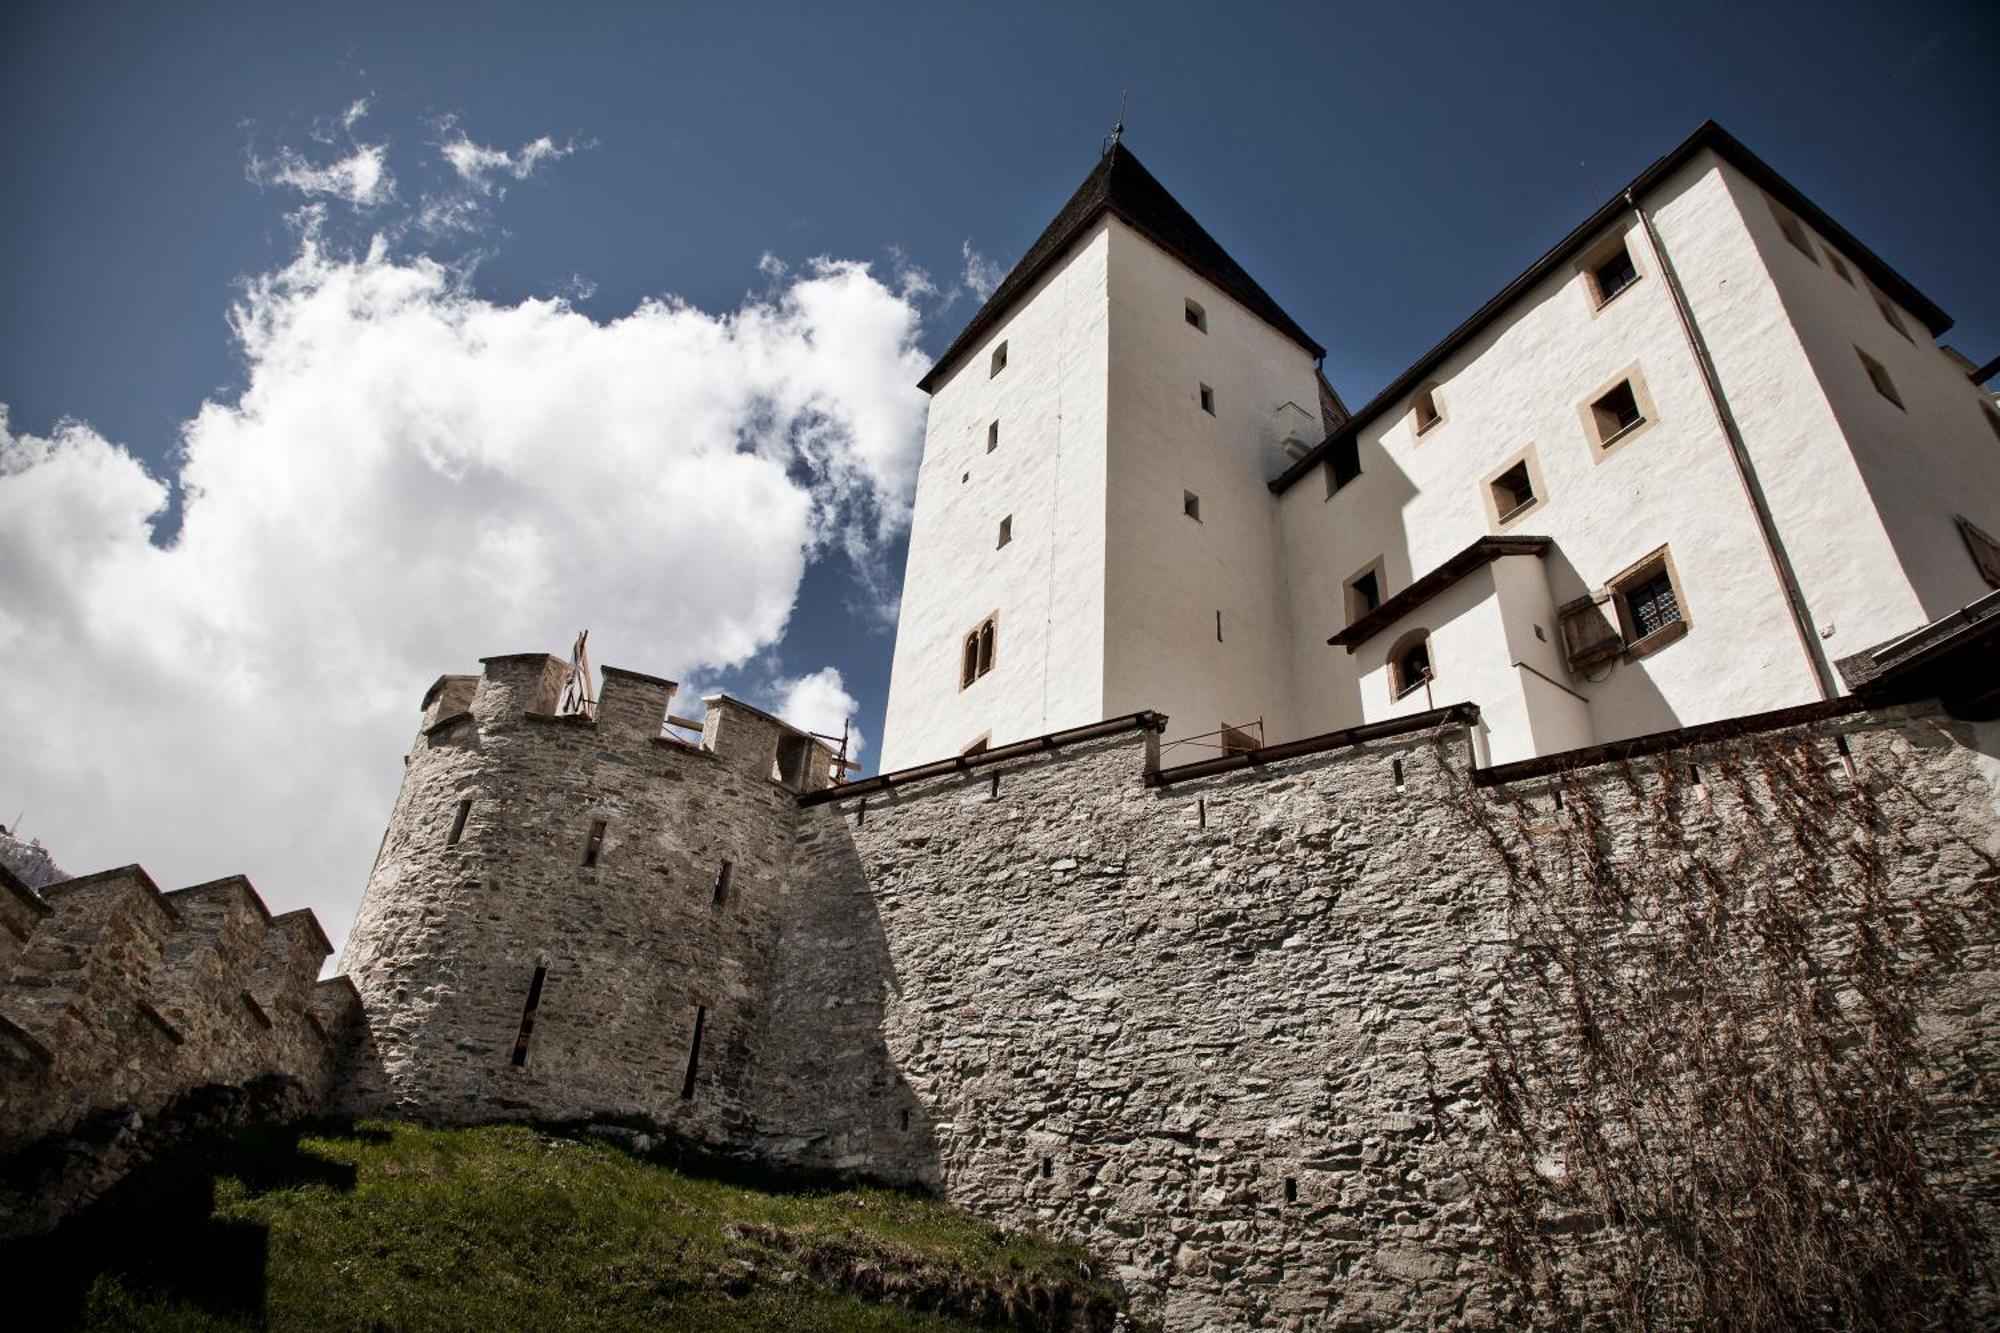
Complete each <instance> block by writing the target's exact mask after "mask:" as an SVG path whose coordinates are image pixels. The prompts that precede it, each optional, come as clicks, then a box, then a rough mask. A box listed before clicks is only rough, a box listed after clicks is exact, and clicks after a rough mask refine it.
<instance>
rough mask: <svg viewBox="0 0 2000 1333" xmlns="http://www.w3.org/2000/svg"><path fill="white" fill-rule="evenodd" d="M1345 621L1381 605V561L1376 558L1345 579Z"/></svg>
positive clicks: (1361, 615)
mask: <svg viewBox="0 0 2000 1333" xmlns="http://www.w3.org/2000/svg"><path fill="white" fill-rule="evenodd" d="M1346 591H1347V623H1348V624H1350V625H1352V624H1353V623H1354V622H1355V621H1357V620H1359V619H1361V617H1363V616H1365V615H1367V614H1368V613H1369V612H1370V611H1373V610H1374V609H1375V608H1376V607H1378V606H1380V605H1382V591H1383V590H1382V561H1381V560H1380V559H1379V558H1377V559H1376V560H1375V562H1374V563H1372V564H1370V565H1369V566H1368V567H1367V568H1366V569H1363V570H1362V571H1361V572H1360V573H1358V574H1356V575H1354V576H1353V577H1352V578H1350V579H1348V580H1347V589H1346Z"/></svg>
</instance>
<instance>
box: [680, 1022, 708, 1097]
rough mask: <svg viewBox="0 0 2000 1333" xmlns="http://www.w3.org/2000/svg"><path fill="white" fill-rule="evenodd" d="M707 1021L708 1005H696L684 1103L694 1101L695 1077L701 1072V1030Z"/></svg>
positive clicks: (682, 1083)
mask: <svg viewBox="0 0 2000 1333" xmlns="http://www.w3.org/2000/svg"><path fill="white" fill-rule="evenodd" d="M707 1021H708V1007H707V1006H706V1005H700V1004H698V1005H696V1006H695V1007H694V1040H692V1041H690V1042H689V1043H688V1066H687V1074H686V1076H685V1077H684V1078H682V1079H681V1100H682V1101H684V1102H688V1101H693V1100H694V1080H695V1075H697V1074H699V1073H700V1072H701V1029H702V1025H703V1024H704V1023H706V1022H707Z"/></svg>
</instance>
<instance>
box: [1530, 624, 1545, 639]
mask: <svg viewBox="0 0 2000 1333" xmlns="http://www.w3.org/2000/svg"><path fill="white" fill-rule="evenodd" d="M1531 628H1532V629H1533V630H1534V631H1535V637H1536V638H1537V639H1540V640H1541V641H1542V642H1543V643H1547V642H1548V641H1549V636H1548V632H1547V631H1546V630H1544V629H1543V628H1542V627H1541V626H1540V625H1533V626H1531Z"/></svg>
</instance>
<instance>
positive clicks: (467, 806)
mask: <svg viewBox="0 0 2000 1333" xmlns="http://www.w3.org/2000/svg"><path fill="white" fill-rule="evenodd" d="M471 817H472V798H471V797H467V798H466V799H465V800H463V801H460V802H459V803H458V810H457V812H456V813H455V814H453V815H452V817H451V832H450V833H448V834H446V835H445V839H444V845H445V846H447V847H456V846H458V840H459V839H460V838H462V837H464V836H465V821H466V820H468V819H470V818H471Z"/></svg>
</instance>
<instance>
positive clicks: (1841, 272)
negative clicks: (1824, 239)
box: [1826, 250, 1854, 287]
mask: <svg viewBox="0 0 2000 1333" xmlns="http://www.w3.org/2000/svg"><path fill="white" fill-rule="evenodd" d="M1826 263H1827V267H1829V268H1831V269H1832V270H1833V275H1834V276H1835V277H1837V278H1839V279H1840V280H1841V281H1842V282H1844V283H1846V284H1847V285H1848V286H1850V287H1852V286H1853V285H1854V275H1853V274H1851V273H1849V272H1848V271H1847V265H1845V264H1843V263H1841V262H1840V256H1839V255H1837V254H1835V253H1834V252H1833V251H1832V250H1828V251H1827V252H1826Z"/></svg>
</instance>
